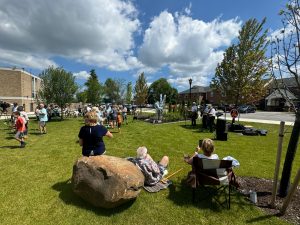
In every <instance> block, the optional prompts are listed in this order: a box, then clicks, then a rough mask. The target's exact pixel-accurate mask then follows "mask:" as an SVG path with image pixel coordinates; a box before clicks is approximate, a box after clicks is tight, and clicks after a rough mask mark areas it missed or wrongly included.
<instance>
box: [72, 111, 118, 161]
mask: <svg viewBox="0 0 300 225" xmlns="http://www.w3.org/2000/svg"><path fill="white" fill-rule="evenodd" d="M97 121H98V116H97V114H96V112H95V111H90V112H87V113H86V114H85V115H84V122H85V126H83V127H81V128H80V131H79V134H78V137H79V145H80V146H82V155H83V156H88V157H89V156H95V155H102V154H104V153H105V144H104V141H103V137H104V136H106V137H109V138H112V137H113V135H112V134H111V133H110V132H109V131H108V130H107V129H106V128H105V127H104V126H102V125H98V124H97Z"/></svg>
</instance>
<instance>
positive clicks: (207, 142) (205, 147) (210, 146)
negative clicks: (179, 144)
mask: <svg viewBox="0 0 300 225" xmlns="http://www.w3.org/2000/svg"><path fill="white" fill-rule="evenodd" d="M200 150H202V151H203V153H199V151H200ZM214 150H215V145H214V142H213V140H211V139H209V138H205V139H204V140H203V141H202V144H201V146H199V145H198V146H197V147H196V152H195V153H194V155H193V156H192V157H189V156H185V157H184V161H186V162H187V163H188V164H192V163H193V158H194V157H199V158H204V159H219V156H218V155H217V154H213V152H214Z"/></svg>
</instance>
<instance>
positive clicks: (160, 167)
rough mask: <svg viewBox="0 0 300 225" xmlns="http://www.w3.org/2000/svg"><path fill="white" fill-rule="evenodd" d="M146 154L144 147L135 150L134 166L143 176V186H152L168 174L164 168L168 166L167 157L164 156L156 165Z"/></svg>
mask: <svg viewBox="0 0 300 225" xmlns="http://www.w3.org/2000/svg"><path fill="white" fill-rule="evenodd" d="M147 152H148V150H147V148H146V147H145V146H142V147H139V148H138V149H137V151H136V153H137V158H136V164H137V166H138V167H139V168H140V170H141V171H142V173H143V174H144V176H145V185H149V186H153V185H155V184H156V183H158V182H159V181H160V180H161V179H162V178H163V176H164V175H166V174H167V173H168V171H167V169H166V168H167V166H168V164H169V157H168V156H164V157H162V159H161V160H160V161H159V162H158V163H156V162H155V161H154V160H153V159H152V157H151V156H150V155H149V154H148V153H147Z"/></svg>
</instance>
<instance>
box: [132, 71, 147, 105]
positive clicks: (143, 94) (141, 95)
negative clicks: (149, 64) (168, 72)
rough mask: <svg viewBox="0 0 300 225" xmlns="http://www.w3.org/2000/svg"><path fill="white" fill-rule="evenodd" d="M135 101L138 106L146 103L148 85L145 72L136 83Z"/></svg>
mask: <svg viewBox="0 0 300 225" xmlns="http://www.w3.org/2000/svg"><path fill="white" fill-rule="evenodd" d="M134 91H135V100H136V104H138V105H140V106H142V105H143V104H145V103H146V101H147V97H148V85H147V81H146V78H145V75H144V72H143V73H141V74H140V75H139V77H138V79H137V81H136V83H135V87H134Z"/></svg>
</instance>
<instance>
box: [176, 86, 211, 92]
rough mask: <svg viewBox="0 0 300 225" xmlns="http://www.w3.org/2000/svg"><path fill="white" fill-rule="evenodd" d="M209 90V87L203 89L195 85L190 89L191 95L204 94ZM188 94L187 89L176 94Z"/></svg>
mask: <svg viewBox="0 0 300 225" xmlns="http://www.w3.org/2000/svg"><path fill="white" fill-rule="evenodd" d="M210 90H211V89H210V87H204V86H197V85H195V86H193V87H192V88H191V94H198V93H206V92H208V91H210ZM189 93H190V89H187V90H185V91H182V92H180V93H178V94H189Z"/></svg>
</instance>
